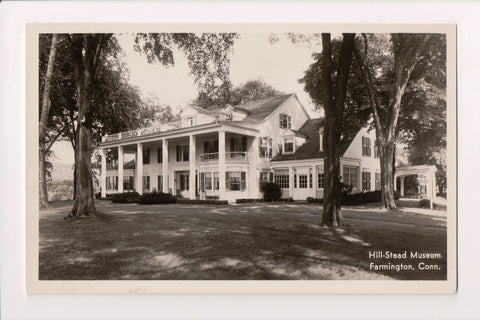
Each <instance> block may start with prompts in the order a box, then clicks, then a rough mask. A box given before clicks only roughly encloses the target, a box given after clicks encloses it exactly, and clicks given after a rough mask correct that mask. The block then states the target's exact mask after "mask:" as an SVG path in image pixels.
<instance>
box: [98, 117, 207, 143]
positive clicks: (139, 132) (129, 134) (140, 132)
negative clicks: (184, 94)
mask: <svg viewBox="0 0 480 320" xmlns="http://www.w3.org/2000/svg"><path fill="white" fill-rule="evenodd" d="M212 122H215V121H212V120H211V119H196V120H195V122H194V123H193V124H192V123H188V122H185V121H175V122H170V123H164V124H162V125H159V126H153V127H148V128H141V129H135V130H130V131H125V132H120V133H115V134H109V135H105V136H103V137H102V141H103V142H109V141H115V140H121V139H128V138H133V137H138V136H144V135H148V134H152V133H157V132H164V131H170V130H176V129H182V128H187V127H193V126H198V125H202V124H208V123H212Z"/></svg>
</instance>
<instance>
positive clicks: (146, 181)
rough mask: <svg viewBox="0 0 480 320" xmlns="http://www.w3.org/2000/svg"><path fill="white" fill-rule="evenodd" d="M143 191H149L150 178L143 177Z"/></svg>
mask: <svg viewBox="0 0 480 320" xmlns="http://www.w3.org/2000/svg"><path fill="white" fill-rule="evenodd" d="M143 191H150V176H143Z"/></svg>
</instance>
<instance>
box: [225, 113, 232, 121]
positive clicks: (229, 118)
mask: <svg viewBox="0 0 480 320" xmlns="http://www.w3.org/2000/svg"><path fill="white" fill-rule="evenodd" d="M232 119H233V113H227V114H226V115H225V120H232Z"/></svg>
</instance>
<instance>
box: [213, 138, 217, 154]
mask: <svg viewBox="0 0 480 320" xmlns="http://www.w3.org/2000/svg"><path fill="white" fill-rule="evenodd" d="M213 152H218V140H215V141H213Z"/></svg>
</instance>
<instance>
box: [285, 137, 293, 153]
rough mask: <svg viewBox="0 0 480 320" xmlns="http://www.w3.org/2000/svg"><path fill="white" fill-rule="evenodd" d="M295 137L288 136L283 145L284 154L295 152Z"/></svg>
mask: <svg viewBox="0 0 480 320" xmlns="http://www.w3.org/2000/svg"><path fill="white" fill-rule="evenodd" d="M294 140H295V136H294V135H290V136H286V137H285V138H284V143H283V153H292V152H293V150H294V147H293V144H294Z"/></svg>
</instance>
